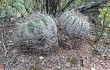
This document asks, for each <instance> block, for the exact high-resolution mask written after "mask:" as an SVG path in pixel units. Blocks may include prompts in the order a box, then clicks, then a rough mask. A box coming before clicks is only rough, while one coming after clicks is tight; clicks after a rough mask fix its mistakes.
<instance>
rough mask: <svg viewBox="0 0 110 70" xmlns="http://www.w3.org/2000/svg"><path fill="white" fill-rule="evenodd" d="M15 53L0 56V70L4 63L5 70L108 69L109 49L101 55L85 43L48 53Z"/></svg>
mask: <svg viewBox="0 0 110 70" xmlns="http://www.w3.org/2000/svg"><path fill="white" fill-rule="evenodd" d="M17 53H18V50H17V49H13V50H12V51H11V52H10V53H9V54H8V56H7V58H6V57H0V68H1V69H0V70H3V69H2V67H3V66H4V65H6V66H5V68H7V69H6V70H110V51H108V55H107V56H106V57H101V56H99V55H98V54H96V53H94V51H93V47H92V46H90V45H89V44H85V43H83V44H81V46H80V47H76V48H74V49H67V48H59V49H58V50H56V51H55V52H53V53H51V54H49V55H38V54H34V55H28V54H22V53H21V54H17ZM12 56H13V57H12ZM3 64H4V65H3ZM33 68H36V69H33Z"/></svg>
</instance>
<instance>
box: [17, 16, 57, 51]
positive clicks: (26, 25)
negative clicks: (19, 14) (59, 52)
mask: <svg viewBox="0 0 110 70" xmlns="http://www.w3.org/2000/svg"><path fill="white" fill-rule="evenodd" d="M15 35H16V36H15V37H16V38H15V39H16V40H17V41H16V42H17V43H18V42H20V43H19V45H21V47H20V48H21V49H22V50H25V51H31V52H32V51H34V52H41V53H45V52H50V51H53V50H55V49H56V48H57V47H58V39H57V27H56V24H55V22H54V20H53V19H52V17H50V16H48V15H37V17H35V18H34V19H32V20H30V21H27V22H22V23H21V22H20V23H17V27H16V31H15ZM23 44H24V45H25V46H23Z"/></svg>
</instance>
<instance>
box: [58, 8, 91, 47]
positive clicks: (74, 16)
mask: <svg viewBox="0 0 110 70" xmlns="http://www.w3.org/2000/svg"><path fill="white" fill-rule="evenodd" d="M58 22H59V24H58V28H59V29H60V30H58V31H59V32H58V33H59V40H60V42H61V44H62V43H63V44H64V45H65V46H66V45H69V46H70V45H71V46H74V43H76V41H78V42H81V41H80V39H87V37H88V35H89V32H90V29H91V27H90V22H89V20H88V18H87V17H86V16H84V15H82V14H81V13H79V12H78V11H75V10H70V11H66V12H63V13H62V14H61V15H60V16H59V18H58Z"/></svg>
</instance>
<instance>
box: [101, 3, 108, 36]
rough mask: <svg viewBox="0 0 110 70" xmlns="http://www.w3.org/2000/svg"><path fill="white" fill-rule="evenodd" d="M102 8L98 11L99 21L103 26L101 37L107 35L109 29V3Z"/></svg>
mask: <svg viewBox="0 0 110 70" xmlns="http://www.w3.org/2000/svg"><path fill="white" fill-rule="evenodd" d="M103 6H104V7H103V8H100V9H99V12H100V15H99V19H100V20H101V24H102V25H104V32H103V35H107V34H108V30H109V28H110V2H108V3H107V4H105V5H103Z"/></svg>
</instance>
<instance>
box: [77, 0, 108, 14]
mask: <svg viewBox="0 0 110 70" xmlns="http://www.w3.org/2000/svg"><path fill="white" fill-rule="evenodd" d="M107 2H108V0H105V1H101V2H93V3H91V4H87V5H83V6H80V7H78V8H77V10H79V11H80V12H81V13H83V12H85V11H87V10H89V9H92V8H96V7H99V6H100V5H102V4H105V3H107Z"/></svg>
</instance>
